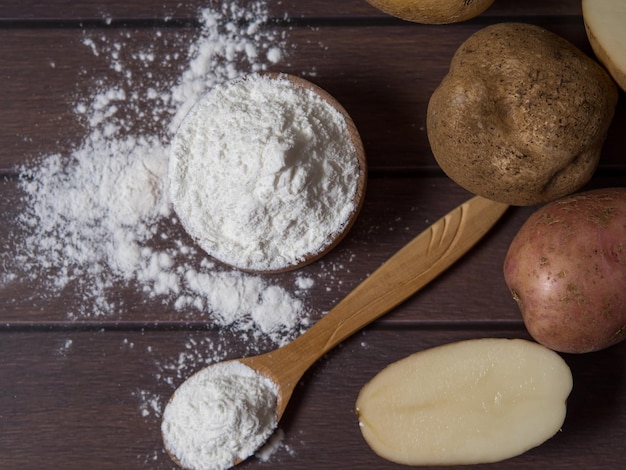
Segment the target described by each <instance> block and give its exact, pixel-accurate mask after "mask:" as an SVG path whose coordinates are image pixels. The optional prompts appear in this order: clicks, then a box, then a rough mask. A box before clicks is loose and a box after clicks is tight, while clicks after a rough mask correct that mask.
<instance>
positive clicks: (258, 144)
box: [169, 74, 360, 271]
mask: <svg viewBox="0 0 626 470" xmlns="http://www.w3.org/2000/svg"><path fill="white" fill-rule="evenodd" d="M169 176H170V196H171V200H172V203H173V206H174V209H175V211H176V213H177V214H178V216H179V218H180V219H181V222H182V223H183V226H184V227H185V229H186V230H187V232H189V234H190V235H191V236H192V237H193V238H194V239H196V241H197V242H198V244H199V245H200V246H201V247H202V248H203V249H204V250H205V251H206V252H207V253H209V254H210V255H212V256H213V257H215V258H216V259H219V260H220V261H222V262H225V263H227V264H229V265H232V266H235V267H238V268H241V269H244V270H250V271H278V270H285V269H288V268H290V267H293V266H296V265H300V264H302V262H303V261H306V259H307V258H308V257H310V256H312V255H313V256H314V255H317V254H319V253H321V252H322V251H323V250H324V248H326V247H328V246H329V245H330V244H331V243H332V242H333V241H334V240H335V238H336V237H338V236H339V235H341V234H342V233H343V230H344V228H346V225H347V224H348V223H349V221H350V219H351V216H352V215H353V214H354V212H355V209H356V202H355V195H356V193H357V186H358V182H359V176H360V168H359V158H358V153H357V149H356V147H355V145H354V141H353V140H352V138H351V136H350V133H349V130H348V125H347V123H346V118H345V117H344V115H343V114H341V113H340V112H339V111H338V110H337V109H335V108H334V107H333V106H332V105H331V104H330V103H329V102H328V101H326V100H325V99H323V98H322V97H321V96H319V95H318V94H317V93H316V92H314V91H313V90H311V89H308V88H305V87H302V86H299V85H296V84H295V83H294V82H293V81H291V80H289V79H288V78H286V77H284V76H282V75H279V76H277V77H274V76H272V77H270V76H268V75H261V74H251V75H249V76H247V77H244V78H239V79H236V80H233V81H231V82H228V83H225V84H222V85H220V86H217V87H215V88H214V89H213V90H211V91H210V92H209V93H207V94H206V95H205V96H204V97H203V98H202V99H201V100H200V101H199V102H198V103H197V104H196V105H195V106H194V107H193V108H192V110H191V111H190V113H189V115H188V116H187V117H186V118H185V119H184V120H183V122H182V124H181V127H180V129H179V131H178V133H177V134H176V136H175V138H174V140H173V142H172V154H171V156H170V165H169Z"/></svg>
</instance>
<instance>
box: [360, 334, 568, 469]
mask: <svg viewBox="0 0 626 470" xmlns="http://www.w3.org/2000/svg"><path fill="white" fill-rule="evenodd" d="M571 389H572V375H571V372H570V369H569V367H568V366H567V364H566V363H565V361H564V360H563V359H562V358H561V357H560V356H559V355H558V354H557V353H555V352H554V351H552V350H550V349H548V348H546V347H544V346H541V345H539V344H537V343H534V342H531V341H526V340H521V339H498V338H484V339H476V340H467V341H461V342H457V343H450V344H447V345H443V346H439V347H436V348H433V349H428V350H425V351H420V352H418V353H415V354H413V355H411V356H408V357H406V358H404V359H401V360H400V361H398V362H395V363H393V364H390V365H389V366H387V367H386V368H385V369H383V370H382V371H380V372H379V373H378V374H377V375H376V376H375V377H374V378H373V379H372V380H371V381H370V382H369V383H367V384H366V385H365V386H364V387H363V388H362V390H361V392H360V393H359V396H358V399H357V402H356V409H357V414H358V417H359V426H360V429H361V432H362V433H363V437H364V438H365V440H366V442H367V443H368V445H369V446H370V447H371V449H372V450H373V451H374V452H376V453H377V454H378V455H379V456H381V457H383V458H385V459H387V460H390V461H392V462H396V463H401V464H405V465H462V464H475V463H489V462H497V461H501V460H504V459H507V458H511V457H514V456H516V455H520V454H522V453H524V452H526V451H527V450H529V449H531V448H533V447H536V446H538V445H540V444H542V443H543V442H545V441H546V440H548V439H549V438H550V437H552V436H553V435H554V434H555V433H556V432H557V431H559V429H560V428H561V426H562V424H563V421H564V420H565V414H566V400H567V397H568V396H569V393H570V391H571Z"/></svg>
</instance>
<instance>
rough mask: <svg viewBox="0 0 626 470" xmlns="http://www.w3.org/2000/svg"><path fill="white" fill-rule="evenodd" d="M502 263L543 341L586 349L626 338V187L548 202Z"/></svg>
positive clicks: (571, 350)
mask: <svg viewBox="0 0 626 470" xmlns="http://www.w3.org/2000/svg"><path fill="white" fill-rule="evenodd" d="M503 269H504V278H505V281H506V284H507V286H508V287H509V289H510V290H511V293H512V295H513V298H514V300H515V301H516V302H517V304H518V306H519V308H520V311H521V313H522V317H523V319H524V323H525V325H526V327H527V329H528V331H529V333H530V334H531V336H532V337H533V338H534V339H535V340H536V341H537V342H539V343H541V344H543V345H544V346H546V347H548V348H551V349H554V350H556V351H560V352H566V353H586V352H592V351H598V350H600V349H605V348H607V347H609V346H612V345H613V344H616V343H618V342H620V341H624V340H626V188H604V189H597V190H593V191H585V192H581V193H577V194H572V195H570V196H567V197H564V198H561V199H559V200H557V201H554V202H552V203H550V204H547V205H545V206H543V207H541V208H540V209H538V210H537V211H535V212H534V213H533V214H532V215H531V216H530V217H529V218H528V219H527V221H526V222H525V223H524V225H522V227H521V228H520V230H519V231H518V232H517V234H516V235H515V237H514V238H513V240H512V242H511V245H510V246H509V250H508V251H507V254H506V257H505V260H504V267H503Z"/></svg>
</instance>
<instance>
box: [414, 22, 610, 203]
mask: <svg viewBox="0 0 626 470" xmlns="http://www.w3.org/2000/svg"><path fill="white" fill-rule="evenodd" d="M617 100H618V91H617V87H616V85H615V83H614V82H613V80H612V79H611V77H610V76H609V74H608V73H607V72H606V71H605V70H604V68H602V67H601V66H600V65H599V64H598V63H596V62H595V61H594V60H592V59H591V58H590V57H588V56H587V55H585V54H584V53H583V52H581V51H580V50H579V49H577V48H576V47H575V46H574V45H572V44H571V43H569V42H568V41H567V40H565V39H563V38H561V37H560V36H558V35H556V34H554V33H551V32H549V31H547V30H545V29H543V28H540V27H538V26H534V25H530V24H522V23H500V24H496V25H492V26H488V27H486V28H483V29H481V30H479V31H478V32H476V33H474V34H473V35H472V36H470V38H468V39H467V40H466V41H465V42H464V43H463V44H462V45H461V46H460V47H459V49H458V50H457V51H456V53H455V55H454V57H453V59H452V61H451V64H450V70H449V72H448V74H447V75H446V76H445V78H444V79H443V81H442V82H441V84H440V85H439V86H438V87H437V89H436V90H435V91H434V93H433V95H432V96H431V99H430V101H429V104H428V112H427V122H426V124H427V133H428V139H429V142H430V145H431V149H432V152H433V155H434V157H435V159H436V160H437V162H438V163H439V165H440V167H441V168H442V169H443V171H444V172H445V173H446V174H447V175H448V176H449V177H450V178H451V179H452V180H454V181H455V182H456V183H458V184H459V185H460V186H462V187H464V188H465V189H467V190H468V191H470V192H472V193H475V194H478V195H481V196H484V197H487V198H489V199H493V200H496V201H499V202H503V203H507V204H511V205H517V206H530V205H536V204H543V203H546V202H549V201H552V200H555V199H558V198H560V197H563V196H566V195H568V194H571V193H573V192H575V191H578V190H580V189H581V188H582V187H583V186H584V185H585V184H586V183H587V182H588V181H589V180H590V179H591V177H592V175H593V173H594V172H595V170H596V168H597V166H598V163H599V159H600V152H601V149H602V145H603V143H604V140H605V139H606V134H607V131H608V128H609V125H610V123H611V121H612V119H613V115H614V112H615V107H616V104H617Z"/></svg>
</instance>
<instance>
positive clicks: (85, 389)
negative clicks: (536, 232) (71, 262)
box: [0, 326, 626, 470]
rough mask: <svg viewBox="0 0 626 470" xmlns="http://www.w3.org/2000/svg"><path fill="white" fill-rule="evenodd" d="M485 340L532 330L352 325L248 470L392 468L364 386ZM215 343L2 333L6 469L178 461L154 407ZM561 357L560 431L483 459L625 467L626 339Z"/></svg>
mask: <svg viewBox="0 0 626 470" xmlns="http://www.w3.org/2000/svg"><path fill="white" fill-rule="evenodd" d="M480 337H506V338H512V337H521V338H524V337H526V336H525V333H524V331H522V330H519V329H475V330H466V329H463V330H458V329H455V328H442V329H441V328H425V329H405V330H387V329H380V328H377V327H375V326H372V327H370V328H368V329H367V330H366V331H365V332H363V333H359V334H357V335H356V336H354V337H353V338H351V339H349V340H348V341H347V342H346V343H345V344H344V345H342V346H341V347H339V348H337V349H336V350H334V351H331V352H330V353H329V354H328V356H327V357H326V358H324V359H323V360H322V361H321V362H320V363H318V364H317V365H315V366H314V367H313V368H312V369H311V370H310V371H309V373H308V374H306V375H305V377H304V379H303V381H302V383H301V385H300V386H299V387H298V388H297V389H296V392H295V395H294V397H293V401H292V402H291V403H290V405H289V407H288V410H287V413H286V415H285V417H284V420H283V421H282V422H281V425H280V429H281V431H282V432H283V433H284V437H283V438H282V441H281V445H280V446H279V447H278V449H277V450H276V451H275V452H274V453H273V454H271V457H270V460H269V462H268V463H262V462H260V461H259V460H257V459H251V460H250V461H248V462H246V463H245V464H244V468H267V466H268V465H270V466H271V468H276V469H283V468H284V469H305V468H307V469H308V468H377V469H381V470H382V469H387V468H389V469H392V468H396V467H397V466H396V465H394V464H391V463H389V462H386V461H384V460H382V459H380V458H379V457H377V456H376V455H374V454H373V453H372V452H371V450H370V449H369V448H368V447H367V445H366V444H365V443H364V441H363V439H362V437H361V435H360V432H359V430H358V425H357V421H356V417H355V415H354V411H353V409H354V402H355V400H356V396H357V395H358V392H359V390H360V388H361V387H362V386H363V385H364V384H365V383H366V382H367V381H368V380H370V379H371V378H372V377H373V376H374V375H375V374H376V373H377V372H378V371H379V370H381V369H382V368H383V367H385V366H386V365H388V364H389V363H390V362H393V361H395V360H398V359H400V358H402V357H405V356H407V355H409V354H412V353H414V352H416V351H419V350H422V349H425V348H429V347H434V346H437V345H441V344H445V343H448V342H451V341H457V340H463V339H472V338H480ZM192 340H193V341H194V342H196V346H191V347H190V344H192V343H191V341H192ZM210 341H219V339H218V338H216V337H215V336H213V337H210V336H209V333H207V332H197V331H195V332H189V331H151V332H150V333H149V334H144V333H142V332H140V331H106V330H103V331H95V332H76V331H74V332H73V331H50V332H42V331H39V332H28V331H11V330H9V331H7V330H4V331H2V332H0V383H2V388H1V389H0V410H1V412H0V416H1V419H2V426H1V427H0V442H2V452H0V467H3V468H15V467H19V468H66V469H79V468H86V467H90V468H91V467H94V466H95V467H98V468H128V469H131V468H137V469H139V468H152V469H166V468H172V464H171V462H170V461H169V459H168V457H167V456H166V455H165V454H164V452H163V450H162V444H161V439H160V434H159V426H160V413H159V411H160V409H161V407H162V406H163V404H164V403H165V401H166V400H167V399H168V398H169V396H170V394H171V393H172V391H173V387H175V386H177V385H179V384H180V383H181V382H182V381H183V380H184V379H185V378H186V377H187V376H188V375H189V374H191V373H192V372H193V371H194V370H196V369H197V368H199V367H201V365H202V364H203V363H204V359H206V358H211V357H212V354H213V353H212V348H213V347H214V345H213V346H211V345H210ZM224 347H225V348H226V351H227V355H228V356H229V357H239V354H240V353H242V351H244V350H245V347H244V346H243V345H242V344H241V343H237V342H236V341H235V342H234V343H232V344H231V345H228V346H224ZM182 352H186V353H188V354H189V356H188V357H187V358H186V359H183V360H182V363H184V364H186V365H187V366H188V367H180V366H179V355H180V354H181V353H182ZM194 354H196V355H197V358H196V359H191V358H190V357H191V356H193V355H194ZM564 358H565V360H566V362H567V363H568V364H569V365H570V367H571V369H572V373H573V376H574V389H573V393H572V395H571V397H570V400H569V402H568V416H567V418H566V421H565V424H564V426H563V429H562V431H561V432H559V433H558V434H557V435H556V436H555V437H554V438H553V439H551V440H549V441H548V442H546V443H545V444H544V445H542V446H540V447H538V448H536V449H533V450H531V451H529V452H528V453H526V454H524V455H522V456H519V457H516V458H513V459H511V460H508V461H505V462H502V463H500V464H495V465H489V466H487V465H483V466H481V465H479V466H476V468H478V469H482V468H485V469H486V468H507V469H509V468H520V469H522V468H529V467H532V468H535V467H539V466H548V467H550V468H581V467H583V466H589V467H591V468H597V469H605V468H606V469H609V468H616V467H615V466H616V465H618V466H619V464H620V462H621V461H623V458H624V456H625V455H626V454H625V452H626V451H625V450H624V448H623V446H622V443H623V440H624V438H626V435H625V433H624V426H623V423H624V420H625V419H626V406H624V400H625V399H626V396H625V395H624V389H623V387H621V386H620V383H621V381H622V379H621V376H622V373H623V367H621V366H620V364H624V362H625V360H626V343H625V344H622V345H619V346H617V347H613V348H611V349H609V350H606V351H603V352H599V353H595V354H588V355H579V356H564ZM609 364H610V366H609V367H607V365H609ZM168 367H171V370H168ZM152 405H155V406H154V408H153V407H152ZM574 450H575V451H574Z"/></svg>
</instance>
